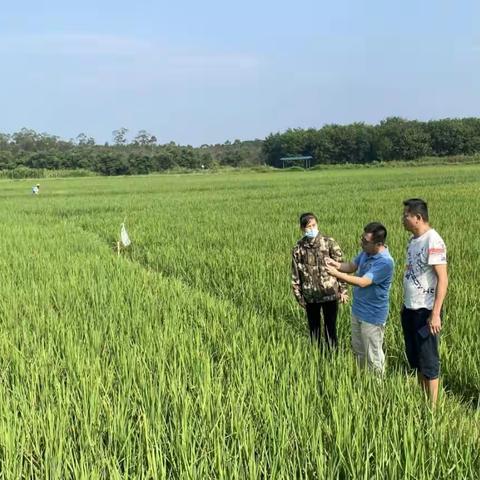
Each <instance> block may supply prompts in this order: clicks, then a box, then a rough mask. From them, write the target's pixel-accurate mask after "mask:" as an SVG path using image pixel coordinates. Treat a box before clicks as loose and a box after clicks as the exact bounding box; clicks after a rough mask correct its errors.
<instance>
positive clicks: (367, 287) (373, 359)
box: [327, 222, 394, 374]
mask: <svg viewBox="0 0 480 480" xmlns="http://www.w3.org/2000/svg"><path fill="white" fill-rule="evenodd" d="M386 238H387V229H386V228H385V227H384V226H383V225H382V224H381V223H378V222H372V223H369V224H368V225H366V226H365V227H364V229H363V234H362V236H361V237H360V241H361V246H362V251H361V252H360V253H359V254H358V255H357V256H356V257H355V258H354V260H353V261H352V262H348V263H341V262H339V261H338V260H335V259H330V258H327V272H328V273H329V274H330V275H333V276H334V277H336V278H338V280H341V281H344V282H346V283H348V284H350V285H353V286H354V289H353V304H352V348H353V352H354V353H355V356H356V358H357V362H358V364H359V365H360V367H362V368H363V367H365V365H367V366H368V367H369V368H371V369H372V370H373V371H375V372H376V373H379V374H383V372H384V370H385V354H384V352H383V337H384V333H385V324H386V321H387V317H388V310H389V292H390V286H391V284H392V278H393V271H394V261H393V258H392V257H391V255H390V252H389V251H388V247H387V246H386V245H385V240H386ZM354 272H357V274H356V275H352V273H354Z"/></svg>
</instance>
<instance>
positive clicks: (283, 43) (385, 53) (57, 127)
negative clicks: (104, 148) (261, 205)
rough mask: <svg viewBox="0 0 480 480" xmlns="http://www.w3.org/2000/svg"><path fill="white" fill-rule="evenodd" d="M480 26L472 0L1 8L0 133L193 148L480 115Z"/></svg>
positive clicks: (141, 0)
mask: <svg viewBox="0 0 480 480" xmlns="http://www.w3.org/2000/svg"><path fill="white" fill-rule="evenodd" d="M478 24H480V2H478V1H477V2H474V1H456V2H454V1H442V0H435V1H434V0H424V1H422V0H403V1H402V2H389V1H388V0H369V1H367V0H337V1H336V2H331V1H329V2H326V1H305V0H298V1H296V2H293V1H290V2H285V1H283V0H276V1H271V0H267V1H263V2H262V1H260V0H258V1H252V0H243V1H242V2H235V3H232V4H229V3H228V2H226V1H216V0H215V1H212V0H204V1H203V2H198V1H197V2H193V1H191V0H188V1H186V0H177V1H176V2H171V1H169V2H164V1H147V0H137V1H136V2H132V1H129V2H125V1H121V0H119V1H115V2H114V1H110V0H107V1H101V0H97V1H91V0H84V1H82V2H68V1H62V2H60V1H56V0H55V1H42V0H36V1H22V0H18V1H17V2H16V3H14V2H8V4H7V2H5V4H4V5H2V9H1V13H0V61H1V65H2V75H1V76H0V132H5V133H6V132H8V133H12V132H14V131H17V130H19V129H20V128H22V127H27V128H32V129H34V130H36V131H39V132H48V133H51V134H56V135H59V136H61V137H62V138H66V139H69V138H74V137H76V136H77V135H78V134H79V133H80V132H84V133H86V134H87V135H90V136H93V137H94V138H95V139H96V140H97V142H105V141H110V140H111V137H112V135H111V132H112V130H114V129H117V128H119V127H126V128H128V129H129V137H130V138H131V137H132V136H134V135H135V134H136V133H137V132H138V130H140V129H146V130H148V131H149V132H151V133H153V134H155V135H156V136H157V138H158V140H159V141H160V142H161V143H166V142H169V141H175V142H177V143H181V144H192V145H200V144H202V143H217V142H219V143H223V142H224V141H225V140H234V139H237V138H238V139H242V140H244V139H254V138H264V137H265V136H266V135H268V134H269V133H271V132H277V131H283V130H285V129H287V128H289V127H303V128H308V127H315V128H320V127H321V126H322V125H324V124H326V123H343V124H345V123H351V122H354V121H364V122H368V123H376V122H378V121H379V120H381V119H383V118H385V117H387V116H392V115H398V116H402V117H405V118H411V119H414V118H415V119H423V120H428V119H432V118H443V117H464V116H480V29H478Z"/></svg>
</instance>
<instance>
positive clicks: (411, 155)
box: [262, 117, 480, 167]
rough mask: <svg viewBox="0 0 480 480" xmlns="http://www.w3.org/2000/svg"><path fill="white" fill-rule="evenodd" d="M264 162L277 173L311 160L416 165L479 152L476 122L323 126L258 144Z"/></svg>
mask: <svg viewBox="0 0 480 480" xmlns="http://www.w3.org/2000/svg"><path fill="white" fill-rule="evenodd" d="M262 151H263V154H264V157H265V162H266V163H267V164H268V165H271V166H274V167H281V166H282V161H281V160H280V159H281V158H282V157H289V156H299V155H301V156H311V157H312V165H315V164H342V163H351V164H366V163H370V162H375V161H377V162H379V161H383V162H385V161H391V160H415V159H418V158H421V157H425V156H434V157H435V156H436V157H445V156H453V155H472V154H475V153H478V152H480V119H479V118H462V119H449V118H447V119H442V120H431V121H428V122H420V121H416V120H404V119H402V118H398V117H391V118H387V119H385V120H383V121H381V122H380V123H379V124H377V125H368V124H365V123H353V124H350V125H325V126H324V127H322V128H321V129H318V130H317V129H289V130H287V131H286V132H284V133H275V134H270V135H269V136H268V137H267V138H266V139H265V140H264V142H263V148H262Z"/></svg>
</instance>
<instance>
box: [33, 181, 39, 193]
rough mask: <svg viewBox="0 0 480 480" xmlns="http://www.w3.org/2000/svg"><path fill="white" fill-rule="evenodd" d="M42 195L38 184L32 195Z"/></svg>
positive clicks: (34, 187)
mask: <svg viewBox="0 0 480 480" xmlns="http://www.w3.org/2000/svg"><path fill="white" fill-rule="evenodd" d="M39 193H40V184H39V183H37V184H36V185H34V186H33V187H32V195H38V194H39Z"/></svg>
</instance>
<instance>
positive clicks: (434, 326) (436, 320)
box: [428, 312, 442, 335]
mask: <svg viewBox="0 0 480 480" xmlns="http://www.w3.org/2000/svg"><path fill="white" fill-rule="evenodd" d="M428 325H429V326H430V333H431V334H432V335H438V334H439V333H440V330H441V329H442V320H441V318H440V315H437V314H435V313H433V312H432V314H431V315H430V318H429V319H428Z"/></svg>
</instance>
